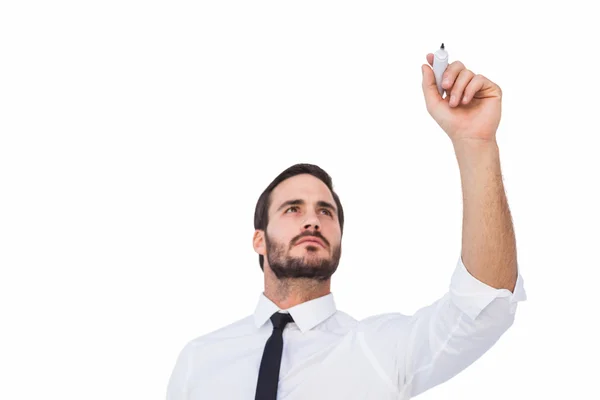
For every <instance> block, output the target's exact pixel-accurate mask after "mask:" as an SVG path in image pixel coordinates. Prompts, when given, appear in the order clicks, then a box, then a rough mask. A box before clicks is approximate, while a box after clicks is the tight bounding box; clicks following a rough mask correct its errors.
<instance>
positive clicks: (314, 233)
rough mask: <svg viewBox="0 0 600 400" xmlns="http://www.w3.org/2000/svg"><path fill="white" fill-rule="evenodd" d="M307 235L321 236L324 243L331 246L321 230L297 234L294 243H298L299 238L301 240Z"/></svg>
mask: <svg viewBox="0 0 600 400" xmlns="http://www.w3.org/2000/svg"><path fill="white" fill-rule="evenodd" d="M307 236H312V237H316V238H319V239H321V240H322V241H323V243H325V246H327V247H329V241H328V240H327V239H325V237H324V236H323V235H322V234H321V233H320V232H317V231H315V232H304V233H302V234H300V235H298V236H296V237H295V238H294V239H293V240H292V243H293V244H296V243H298V241H299V240H301V239H302V238H305V237H307Z"/></svg>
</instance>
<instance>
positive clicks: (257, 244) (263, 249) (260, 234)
mask: <svg viewBox="0 0 600 400" xmlns="http://www.w3.org/2000/svg"><path fill="white" fill-rule="evenodd" d="M252 245H253V246H254V251H256V252H257V253H258V254H262V255H263V256H266V255H267V244H266V243H265V232H264V231H263V230H260V229H257V230H255V231H254V236H253V238H252Z"/></svg>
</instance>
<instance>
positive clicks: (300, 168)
mask: <svg viewBox="0 0 600 400" xmlns="http://www.w3.org/2000/svg"><path fill="white" fill-rule="evenodd" d="M300 174H310V175H312V176H314V177H315V178H318V179H320V180H321V181H322V182H323V183H324V184H325V185H327V187H328V188H329V190H330V191H331V195H332V196H333V200H335V205H336V207H337V209H338V220H339V222H340V230H341V232H342V234H343V233H344V209H343V207H342V203H341V202H340V198H339V197H338V195H337V193H335V192H334V191H333V182H332V180H331V177H330V176H329V174H328V173H327V172H325V171H324V170H323V169H321V168H320V167H318V166H316V165H313V164H296V165H292V166H291V167H289V168H288V169H286V170H285V171H283V172H282V173H280V174H279V175H278V176H277V177H276V178H275V179H273V182H271V183H270V184H269V186H267V188H266V189H265V190H264V191H263V192H262V194H261V195H260V197H259V198H258V202H257V203H256V209H255V210H254V229H260V230H263V231H265V234H266V230H267V225H268V224H269V207H270V206H271V192H272V191H273V189H275V187H277V185H279V184H280V183H281V182H283V181H284V180H286V179H288V178H291V177H293V176H296V175H300ZM264 261H265V258H264V256H263V255H262V254H259V255H258V262H259V264H260V269H262V270H263V271H264Z"/></svg>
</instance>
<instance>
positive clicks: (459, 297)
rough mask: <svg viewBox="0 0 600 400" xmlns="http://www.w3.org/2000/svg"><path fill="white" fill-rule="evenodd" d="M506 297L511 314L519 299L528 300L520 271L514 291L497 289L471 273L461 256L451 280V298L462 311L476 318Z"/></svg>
mask: <svg viewBox="0 0 600 400" xmlns="http://www.w3.org/2000/svg"><path fill="white" fill-rule="evenodd" d="M517 271H518V267H517ZM504 297H507V298H508V302H509V305H510V313H511V314H514V313H515V312H516V310H517V303H518V302H519V301H525V300H527V294H526V293H525V288H524V286H523V277H522V276H521V273H520V272H518V274H517V283H516V285H515V289H514V292H511V291H510V290H508V289H496V288H493V287H491V286H489V285H487V284H485V283H483V282H481V281H480V280H478V279H477V278H475V277H474V276H473V275H471V273H470V272H469V271H468V270H467V268H466V267H465V265H464V264H463V261H462V254H461V255H460V256H459V258H458V263H457V266H456V269H455V270H454V273H453V274H452V279H451V282H450V298H451V299H452V301H453V303H454V304H456V306H457V307H458V308H459V309H460V310H461V311H462V312H464V313H465V314H467V315H468V316H469V317H470V318H471V319H475V318H477V316H478V315H479V314H480V313H481V311H483V309H484V308H486V307H487V306H488V305H489V304H490V303H491V302H492V301H494V300H495V299H497V298H504Z"/></svg>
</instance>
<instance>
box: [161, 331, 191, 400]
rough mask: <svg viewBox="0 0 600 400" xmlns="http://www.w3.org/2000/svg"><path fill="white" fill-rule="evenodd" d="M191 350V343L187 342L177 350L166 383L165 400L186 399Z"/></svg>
mask: <svg viewBox="0 0 600 400" xmlns="http://www.w3.org/2000/svg"><path fill="white" fill-rule="evenodd" d="M192 350H193V344H192V342H189V343H187V344H186V345H185V346H184V348H183V349H182V350H181V351H180V352H179V355H178V356H177V360H176V361H175V367H174V368H173V371H172V372H171V376H170V378H169V383H168V385H167V400H187V398H188V395H187V393H188V390H187V387H188V380H189V376H190V373H191V370H190V368H191V362H190V361H191V352H192Z"/></svg>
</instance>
